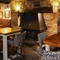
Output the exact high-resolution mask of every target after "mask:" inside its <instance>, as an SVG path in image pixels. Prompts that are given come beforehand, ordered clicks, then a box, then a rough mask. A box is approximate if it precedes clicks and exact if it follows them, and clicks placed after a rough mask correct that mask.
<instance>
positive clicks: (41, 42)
mask: <svg viewBox="0 0 60 60" xmlns="http://www.w3.org/2000/svg"><path fill="white" fill-rule="evenodd" d="M45 38H47V33H46V32H42V33H39V34H38V40H39V45H40V46H42V45H43V41H44V39H45Z"/></svg>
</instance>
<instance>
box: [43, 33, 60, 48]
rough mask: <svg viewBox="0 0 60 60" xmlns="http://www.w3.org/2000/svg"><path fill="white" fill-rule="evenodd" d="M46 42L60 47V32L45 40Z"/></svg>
mask: <svg viewBox="0 0 60 60" xmlns="http://www.w3.org/2000/svg"><path fill="white" fill-rule="evenodd" d="M44 44H47V45H50V46H55V47H59V48H60V34H54V35H52V36H50V37H48V38H46V39H45V40H44Z"/></svg>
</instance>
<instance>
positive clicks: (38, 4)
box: [0, 0, 60, 60]
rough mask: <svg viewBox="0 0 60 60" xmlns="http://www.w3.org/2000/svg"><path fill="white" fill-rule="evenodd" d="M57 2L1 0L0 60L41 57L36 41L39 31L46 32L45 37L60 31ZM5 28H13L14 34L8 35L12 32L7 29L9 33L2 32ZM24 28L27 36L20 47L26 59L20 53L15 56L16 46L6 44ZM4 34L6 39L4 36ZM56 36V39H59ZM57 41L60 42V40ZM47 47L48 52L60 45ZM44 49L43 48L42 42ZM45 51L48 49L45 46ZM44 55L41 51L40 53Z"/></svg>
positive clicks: (36, 59) (37, 58) (36, 58)
mask: <svg viewBox="0 0 60 60" xmlns="http://www.w3.org/2000/svg"><path fill="white" fill-rule="evenodd" d="M59 3H60V1H59V0H0V29H1V30H2V31H3V32H2V33H0V35H1V37H0V51H1V53H0V55H1V57H0V59H1V60H41V56H40V50H39V47H41V46H40V44H39V37H40V36H38V34H40V33H43V32H46V33H47V36H48V37H50V36H52V35H54V34H59V33H60V9H59V7H60V6H59ZM5 28H6V29H5ZM7 28H9V29H10V30H11V28H12V30H13V31H14V32H12V33H14V35H13V34H11V31H9V33H7V32H4V31H5V30H6V31H8V30H9V29H8V30H7ZM3 29H5V30H3ZM15 29H16V30H15ZM1 30H0V31H1ZM24 31H26V36H25V40H24V47H23V48H22V54H23V55H24V57H23V58H25V59H21V58H22V57H21V56H18V57H17V56H16V55H17V47H14V46H12V45H11V46H10V45H8V42H7V41H8V40H9V39H14V37H15V35H16V34H17V32H20V33H23V32H24ZM15 32H16V34H15ZM6 33H7V34H6ZM10 34H11V35H10ZM5 35H6V36H7V38H3V37H5ZM2 36H3V37H2ZM42 36H43V35H42ZM21 38H22V37H21ZM43 38H44V37H43ZM46 38H47V37H46ZM4 39H7V41H6V43H4V42H3V41H4ZM41 39H42V38H41ZM56 39H57V40H58V38H56ZM17 40H18V39H17ZM49 40H50V39H49ZM17 42H18V41H17ZM41 43H42V42H41ZM58 43H60V41H59V42H58ZM4 44H5V46H6V45H7V46H6V48H7V50H6V48H4V47H5V46H4ZM45 44H47V43H45ZM55 44H57V43H55ZM50 45H51V44H50ZM57 45H58V44H57ZM50 48H51V49H50V50H51V51H59V50H60V47H55V45H54V46H52V45H51V46H50ZM43 49H44V50H45V45H44V48H43ZM4 50H5V51H6V53H7V54H6V53H5V51H4ZM47 50H49V48H48V47H47ZM50 50H49V51H50ZM5 54H6V56H5ZM43 55H44V54H42V56H43ZM7 56H8V57H7ZM16 57H17V58H16ZM8 58H9V59H8ZM43 60H44V59H43ZM46 60H48V59H46Z"/></svg>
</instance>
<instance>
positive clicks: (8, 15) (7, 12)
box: [5, 10, 10, 18]
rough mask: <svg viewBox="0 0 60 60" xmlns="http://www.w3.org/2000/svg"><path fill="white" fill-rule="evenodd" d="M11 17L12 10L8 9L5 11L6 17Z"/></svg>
mask: <svg viewBox="0 0 60 60" xmlns="http://www.w3.org/2000/svg"><path fill="white" fill-rule="evenodd" d="M9 17H10V11H9V10H6V11H5V18H9Z"/></svg>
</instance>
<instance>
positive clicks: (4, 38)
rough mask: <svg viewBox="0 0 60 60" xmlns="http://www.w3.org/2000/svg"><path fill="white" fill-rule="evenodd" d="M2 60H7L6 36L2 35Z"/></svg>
mask: <svg viewBox="0 0 60 60" xmlns="http://www.w3.org/2000/svg"><path fill="white" fill-rule="evenodd" d="M3 60H7V36H5V35H3Z"/></svg>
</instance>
